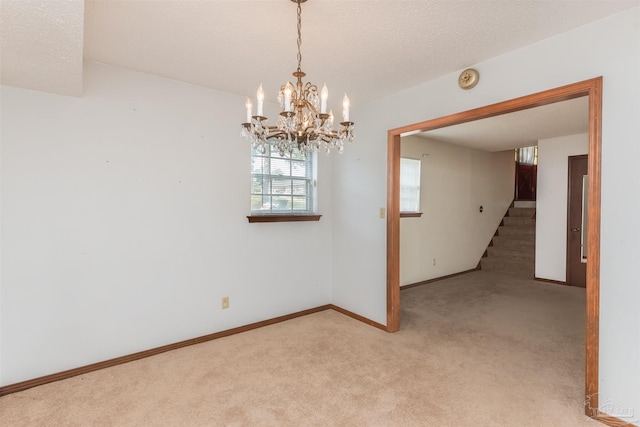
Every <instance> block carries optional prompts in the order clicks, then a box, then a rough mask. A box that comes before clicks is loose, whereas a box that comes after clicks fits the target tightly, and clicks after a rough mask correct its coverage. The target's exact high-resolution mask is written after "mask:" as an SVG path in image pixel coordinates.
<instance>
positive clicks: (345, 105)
mask: <svg viewBox="0 0 640 427" xmlns="http://www.w3.org/2000/svg"><path fill="white" fill-rule="evenodd" d="M342 121H343V122H348V121H349V97H348V96H347V94H346V93H345V94H344V98H342Z"/></svg>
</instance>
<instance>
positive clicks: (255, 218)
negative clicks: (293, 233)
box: [247, 214, 322, 223]
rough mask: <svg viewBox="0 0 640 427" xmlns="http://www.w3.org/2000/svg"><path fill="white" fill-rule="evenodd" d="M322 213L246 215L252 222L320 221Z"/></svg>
mask: <svg viewBox="0 0 640 427" xmlns="http://www.w3.org/2000/svg"><path fill="white" fill-rule="evenodd" d="M321 216H322V215H279V214H276V215H248V216H247V219H248V220H249V223H254V222H297V221H320V217H321Z"/></svg>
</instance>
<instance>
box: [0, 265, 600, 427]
mask: <svg viewBox="0 0 640 427" xmlns="http://www.w3.org/2000/svg"><path fill="white" fill-rule="evenodd" d="M401 297H402V326H401V331H400V332H398V333H395V334H388V333H385V332H382V331H380V330H378V329H376V328H373V327H371V326H368V325H366V324H363V323H361V322H358V321H356V320H353V319H351V318H349V317H347V316H344V315H342V314H340V313H337V312H335V311H330V310H328V311H323V312H320V313H316V314H312V315H309V316H306V317H302V318H297V319H293V320H290V321H287V322H283V323H279V324H275V325H271V326H268V327H264V328H261V329H257V330H253V331H250V332H246V333H242V334H238V335H234V336H231V337H227V338H222V339H219V340H215V341H211V342H208V343H204V344H199V345H195V346H191V347H187V348H184V349H180V350H176V351H172V352H168V353H164V354H161V355H158V356H154V357H151V358H147V359H143V360H139V361H136V362H132V363H128V364H125V365H120V366H116V367H113V368H109V369H105V370H102V371H97V372H94V373H91V374H87V375H82V376H78V377H75V378H71V379H68V380H64V381H59V382H56V383H52V384H48V385H44V386H41V387H37V388H33V389H30V390H26V391H24V392H20V393H15V394H12V395H8V396H5V397H2V398H0V425H2V426H327V425H333V426H536V427H538V426H554V427H555V426H565V427H567V426H594V425H596V426H597V425H599V424H598V423H595V422H594V421H592V420H589V419H588V418H587V417H585V416H584V415H583V404H582V403H583V400H584V398H583V393H584V391H583V388H584V385H583V383H584V307H585V294H584V289H581V288H572V287H564V286H559V285H551V284H546V283H542V282H534V281H531V280H524V279H520V278H517V277H512V276H508V275H501V274H499V273H492V272H487V271H477V272H474V273H470V274H466V275H463V276H458V277H454V278H451V279H447V280H443V281H439V282H434V283H432V284H429V285H424V286H420V287H416V288H411V289H406V290H403V291H402V293H401Z"/></svg>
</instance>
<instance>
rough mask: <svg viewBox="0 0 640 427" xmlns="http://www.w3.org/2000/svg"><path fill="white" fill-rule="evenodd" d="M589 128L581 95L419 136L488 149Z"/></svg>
mask: <svg viewBox="0 0 640 427" xmlns="http://www.w3.org/2000/svg"><path fill="white" fill-rule="evenodd" d="M588 130H589V98H588V97H581V98H576V99H571V100H568V101H563V102H557V103H555V104H549V105H545V106H542V107H536V108H530V109H528V110H522V111H517V112H515V113H509V114H503V115H500V116H494V117H490V118H488V119H482V120H476V121H473V122H467V123H463V124H459V125H455V126H450V127H445V128H440V129H435V130H431V131H428V132H422V133H420V134H419V136H421V137H424V138H429V139H431V140H435V141H439V142H446V143H450V144H456V145H462V146H465V147H470V148H476V149H481V150H485V151H502V150H508V149H512V148H520V147H530V146H533V145H538V141H539V140H541V139H547V138H557V137H561V136H567V135H576V134H579V133H587V132H588Z"/></svg>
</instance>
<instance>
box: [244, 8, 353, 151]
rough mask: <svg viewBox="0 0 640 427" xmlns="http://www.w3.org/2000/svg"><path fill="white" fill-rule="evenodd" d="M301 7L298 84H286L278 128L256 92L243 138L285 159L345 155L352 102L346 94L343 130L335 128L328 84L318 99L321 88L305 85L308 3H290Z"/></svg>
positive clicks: (350, 138)
mask: <svg viewBox="0 0 640 427" xmlns="http://www.w3.org/2000/svg"><path fill="white" fill-rule="evenodd" d="M291 1H292V2H293V3H296V4H297V6H298V11H297V16H298V40H297V41H298V68H297V69H296V71H294V72H293V76H294V77H295V78H296V82H295V84H292V83H291V82H287V83H285V84H284V85H282V87H281V88H280V92H279V93H278V102H279V103H280V108H281V112H280V115H279V116H278V120H277V123H276V125H275V126H269V125H267V123H266V122H267V117H265V116H264V112H263V106H264V91H263V89H262V85H260V87H259V88H258V92H257V108H256V114H255V115H253V105H252V103H251V100H250V99H247V103H246V109H247V121H246V122H245V123H242V129H241V136H242V138H243V139H245V140H248V141H249V142H250V143H251V144H252V147H253V148H254V149H255V150H258V151H259V152H261V153H264V152H266V148H267V147H268V146H270V147H271V148H272V149H275V150H276V151H277V152H279V153H280V155H281V156H284V155H285V154H286V153H289V154H291V153H293V151H295V150H299V151H300V152H302V153H305V154H306V153H311V152H316V151H320V150H324V151H327V152H330V151H331V149H334V148H335V149H336V150H337V151H338V152H342V150H343V149H344V143H345V142H346V141H349V142H353V140H354V138H355V134H354V132H353V128H354V123H353V122H352V121H350V120H349V98H348V97H347V94H346V93H345V95H344V98H343V100H342V121H341V122H340V129H338V130H335V129H334V128H333V121H334V119H333V112H332V111H331V110H329V112H328V113H327V99H328V98H329V91H328V90H327V85H326V84H325V85H324V86H323V87H322V90H321V91H320V94H319V95H318V87H317V86H316V85H315V84H312V83H311V82H306V83H304V82H303V81H302V78H303V77H305V76H306V74H305V73H304V72H303V71H302V68H301V64H302V51H301V46H302V7H301V3H304V2H306V1H307V0H291Z"/></svg>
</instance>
